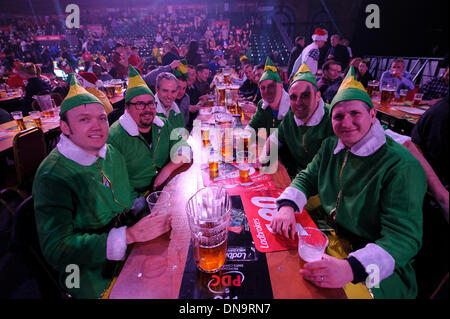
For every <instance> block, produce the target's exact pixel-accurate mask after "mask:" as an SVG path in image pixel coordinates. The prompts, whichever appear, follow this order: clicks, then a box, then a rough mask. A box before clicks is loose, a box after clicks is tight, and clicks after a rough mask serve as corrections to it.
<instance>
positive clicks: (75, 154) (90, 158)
mask: <svg viewBox="0 0 450 319" xmlns="http://www.w3.org/2000/svg"><path fill="white" fill-rule="evenodd" d="M56 147H57V148H58V151H59V152H60V153H61V154H62V155H64V156H65V157H67V158H68V159H70V160H72V161H74V162H75V163H77V164H79V165H82V166H91V165H92V164H94V163H95V161H96V160H97V156H95V155H92V154H90V153H88V152H86V151H85V150H83V149H82V148H81V147H79V146H78V145H76V144H74V143H73V142H72V141H71V140H70V139H69V138H67V137H66V136H65V135H64V134H61V135H60V138H59V142H58V144H57V145H56ZM106 149H107V147H106V144H105V145H103V147H102V148H101V149H100V150H99V151H98V154H97V155H98V157H101V158H103V159H105V158H106Z"/></svg>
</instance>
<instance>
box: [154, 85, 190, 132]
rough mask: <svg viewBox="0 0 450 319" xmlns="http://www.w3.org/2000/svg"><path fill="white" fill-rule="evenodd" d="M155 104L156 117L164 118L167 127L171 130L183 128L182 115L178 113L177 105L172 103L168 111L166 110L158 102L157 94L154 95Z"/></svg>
mask: <svg viewBox="0 0 450 319" xmlns="http://www.w3.org/2000/svg"><path fill="white" fill-rule="evenodd" d="M155 103H156V115H158V116H160V117H165V118H166V119H167V120H168V123H169V126H170V127H171V128H173V129H176V128H184V127H185V123H184V115H183V113H182V112H181V111H180V108H179V107H178V105H177V103H175V102H173V103H172V105H171V106H170V108H169V109H168V110H166V109H165V108H164V106H163V104H162V103H161V101H160V100H159V97H158V93H156V95H155Z"/></svg>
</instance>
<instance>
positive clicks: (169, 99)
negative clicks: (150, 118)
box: [155, 72, 185, 128]
mask: <svg viewBox="0 0 450 319" xmlns="http://www.w3.org/2000/svg"><path fill="white" fill-rule="evenodd" d="M177 95H178V80H177V78H176V77H175V75H173V74H172V73H168V72H163V73H160V74H158V77H157V78H156V96H155V103H156V113H157V115H159V116H162V117H165V118H166V119H167V120H168V122H169V125H170V126H171V127H172V128H180V127H183V128H184V127H185V121H184V115H183V113H182V112H181V110H180V108H179V107H178V105H177V103H175V100H176V98H177Z"/></svg>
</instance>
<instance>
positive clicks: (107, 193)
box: [33, 144, 133, 298]
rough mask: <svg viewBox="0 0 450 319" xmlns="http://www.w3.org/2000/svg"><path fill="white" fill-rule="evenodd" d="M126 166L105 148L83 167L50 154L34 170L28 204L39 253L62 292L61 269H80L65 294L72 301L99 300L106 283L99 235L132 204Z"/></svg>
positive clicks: (63, 273)
mask: <svg viewBox="0 0 450 319" xmlns="http://www.w3.org/2000/svg"><path fill="white" fill-rule="evenodd" d="M59 145H60V144H58V146H59ZM125 167H126V166H125V160H124V159H123V157H122V155H121V154H120V153H119V152H118V151H117V150H116V149H115V148H114V147H113V146H111V145H107V148H106V155H105V158H104V159H103V158H101V157H98V158H97V160H96V161H94V163H93V164H91V165H86V166H85V165H80V164H78V163H77V162H75V161H73V160H71V159H69V158H68V157H66V156H64V155H62V153H61V152H60V151H59V150H58V149H54V150H53V151H52V152H51V153H50V154H49V155H48V156H47V158H46V159H45V160H44V161H43V162H42V163H41V165H40V166H39V169H38V170H37V173H36V177H35V180H34V184H33V199H34V209H35V216H36V225H37V231H38V236H39V242H40V246H41V250H42V253H43V256H44V257H45V259H46V260H47V262H48V263H49V264H50V265H51V266H53V267H54V268H55V269H56V270H57V271H58V272H59V273H60V275H61V281H62V285H63V287H66V285H65V276H67V275H69V274H68V273H66V267H67V266H68V265H71V264H74V265H77V266H78V267H79V270H80V272H79V274H80V282H79V283H80V287H79V288H72V289H68V291H69V292H70V293H71V294H72V295H73V296H75V297H77V298H98V297H100V295H101V294H102V292H104V290H105V289H106V288H107V287H108V285H109V283H110V281H111V278H107V277H104V276H103V275H102V270H103V269H104V268H105V267H106V266H107V260H106V239H107V237H108V233H106V232H102V233H98V230H99V229H100V228H102V227H104V226H105V225H106V224H108V222H110V221H111V219H112V218H113V217H114V216H115V215H116V214H117V213H120V212H122V211H123V210H124V208H130V207H131V206H132V204H133V198H132V195H131V187H130V184H129V182H128V173H127V170H126V168H125ZM104 176H105V177H104ZM119 203H120V204H119Z"/></svg>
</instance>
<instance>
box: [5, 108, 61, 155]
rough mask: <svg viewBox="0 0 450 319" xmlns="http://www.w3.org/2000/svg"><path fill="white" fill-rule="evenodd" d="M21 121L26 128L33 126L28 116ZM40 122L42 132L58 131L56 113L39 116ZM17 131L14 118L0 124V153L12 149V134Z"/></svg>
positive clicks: (15, 133)
mask: <svg viewBox="0 0 450 319" xmlns="http://www.w3.org/2000/svg"><path fill="white" fill-rule="evenodd" d="M23 121H24V123H25V128H27V129H28V128H31V127H34V126H35V125H34V122H33V120H32V119H31V117H30V116H25V117H24V118H23ZM41 122H42V127H41V128H42V131H43V132H44V134H47V133H53V132H56V133H57V132H58V131H59V116H58V115H57V114H55V115H54V116H53V117H47V118H41ZM19 132H20V130H19V128H18V127H17V124H16V121H14V120H13V121H9V122H6V123H3V124H0V154H2V153H3V152H7V151H9V150H10V149H12V146H13V141H14V136H16V135H17V134H18V133H19Z"/></svg>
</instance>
